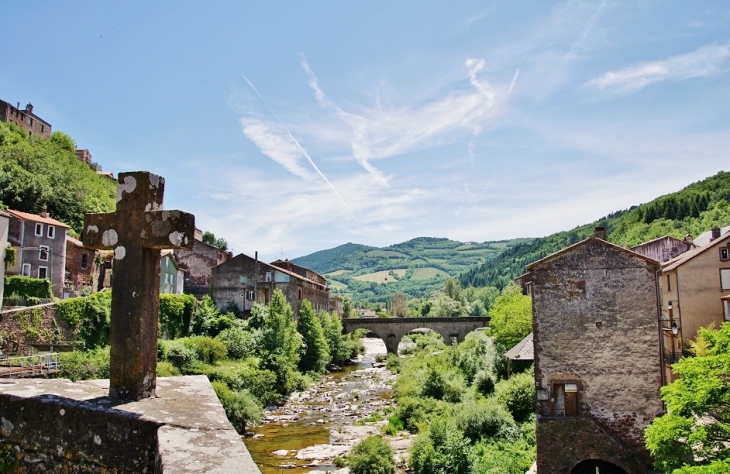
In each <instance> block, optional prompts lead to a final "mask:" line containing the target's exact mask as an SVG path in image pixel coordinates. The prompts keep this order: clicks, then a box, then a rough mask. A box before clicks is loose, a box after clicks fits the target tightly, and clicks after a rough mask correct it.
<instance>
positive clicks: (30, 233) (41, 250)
mask: <svg viewBox="0 0 730 474" xmlns="http://www.w3.org/2000/svg"><path fill="white" fill-rule="evenodd" d="M6 212H7V213H8V214H10V227H9V232H8V241H9V242H10V244H11V245H12V247H13V248H14V249H15V251H16V257H15V265H13V266H12V267H8V274H21V275H25V276H29V277H33V278H48V279H49V280H51V285H52V286H53V295H54V296H56V297H58V298H61V297H62V296H63V288H64V280H65V276H66V229H68V228H69V226H68V225H66V224H64V223H63V222H60V221H57V220H56V219H53V218H51V217H49V216H48V213H46V212H42V213H41V214H40V215H37V214H29V213H27V212H20V211H13V210H7V211H6Z"/></svg>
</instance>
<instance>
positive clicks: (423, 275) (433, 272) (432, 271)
mask: <svg viewBox="0 0 730 474" xmlns="http://www.w3.org/2000/svg"><path fill="white" fill-rule="evenodd" d="M437 275H441V276H443V277H448V276H449V275H448V274H447V273H446V272H443V271H441V270H439V269H438V268H416V269H415V270H414V271H413V276H412V277H411V280H430V279H431V278H433V277H435V276H437Z"/></svg>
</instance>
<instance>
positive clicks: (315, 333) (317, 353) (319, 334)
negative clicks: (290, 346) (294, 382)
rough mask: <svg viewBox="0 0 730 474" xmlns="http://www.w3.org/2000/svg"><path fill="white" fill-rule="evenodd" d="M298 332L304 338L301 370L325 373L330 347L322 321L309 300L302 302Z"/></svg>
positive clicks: (300, 363) (300, 361)
mask: <svg viewBox="0 0 730 474" xmlns="http://www.w3.org/2000/svg"><path fill="white" fill-rule="evenodd" d="M297 331H298V332H299V334H300V335H301V336H302V349H301V359H299V370H301V371H302V372H324V369H325V366H326V365H327V363H328V362H329V360H330V354H329V347H328V344H327V339H326V338H325V337H324V331H323V330H322V325H321V323H320V320H319V318H318V317H317V316H316V315H315V314H314V309H312V303H310V301H309V300H304V301H302V306H301V307H300V308H299V321H297Z"/></svg>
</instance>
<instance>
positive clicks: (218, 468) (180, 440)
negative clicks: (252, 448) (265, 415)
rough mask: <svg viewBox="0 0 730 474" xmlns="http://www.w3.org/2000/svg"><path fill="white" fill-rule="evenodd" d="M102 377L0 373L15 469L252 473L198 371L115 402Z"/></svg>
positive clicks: (4, 424)
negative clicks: (150, 394)
mask: <svg viewBox="0 0 730 474" xmlns="http://www.w3.org/2000/svg"><path fill="white" fill-rule="evenodd" d="M108 389H109V381H108V380H89V381H84V382H77V383H73V382H71V381H69V380H64V379H52V380H39V379H5V380H0V446H2V445H6V446H8V445H9V446H10V447H11V452H12V453H13V455H14V460H13V463H14V464H15V465H14V468H15V470H14V471H13V472H16V473H46V472H54V473H140V472H146V473H153V472H157V473H179V472H206V473H234V472H235V473H244V474H249V473H258V472H260V471H259V470H258V468H257V467H256V465H255V464H254V462H253V460H252V459H251V456H250V455H249V453H248V451H247V450H246V447H245V446H244V444H243V442H242V441H241V437H240V436H239V435H238V434H237V433H236V432H235V430H234V429H233V426H231V424H230V422H229V421H228V419H227V418H226V416H225V412H224V411H223V407H222V406H221V405H220V402H219V401H218V398H217V397H216V395H215V392H214V391H213V388H212V387H211V386H210V383H209V382H208V379H207V378H206V377H205V376H190V377H171V378H159V379H157V396H156V397H155V398H149V399H144V400H140V401H138V402H128V403H126V402H125V403H122V402H119V401H116V400H114V399H110V398H108V397H107V396H106V394H107V392H108Z"/></svg>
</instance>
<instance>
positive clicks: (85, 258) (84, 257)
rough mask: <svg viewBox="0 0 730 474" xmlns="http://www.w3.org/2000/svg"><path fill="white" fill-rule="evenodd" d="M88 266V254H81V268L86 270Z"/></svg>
mask: <svg viewBox="0 0 730 474" xmlns="http://www.w3.org/2000/svg"><path fill="white" fill-rule="evenodd" d="M88 266H89V254H86V253H84V254H81V268H86V267H88Z"/></svg>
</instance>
